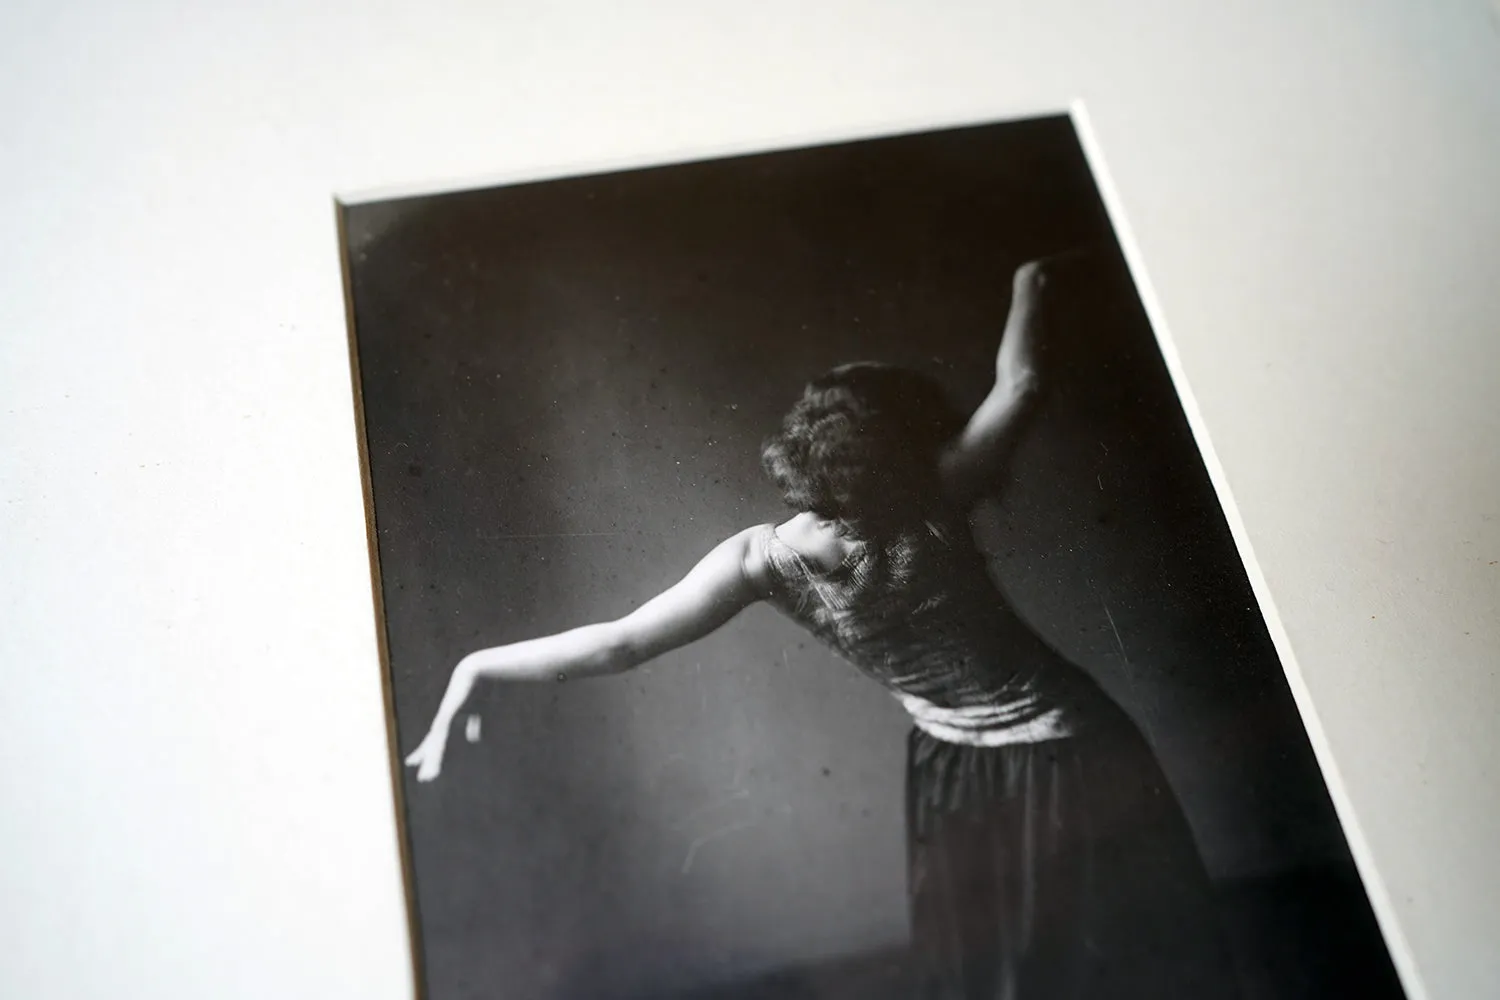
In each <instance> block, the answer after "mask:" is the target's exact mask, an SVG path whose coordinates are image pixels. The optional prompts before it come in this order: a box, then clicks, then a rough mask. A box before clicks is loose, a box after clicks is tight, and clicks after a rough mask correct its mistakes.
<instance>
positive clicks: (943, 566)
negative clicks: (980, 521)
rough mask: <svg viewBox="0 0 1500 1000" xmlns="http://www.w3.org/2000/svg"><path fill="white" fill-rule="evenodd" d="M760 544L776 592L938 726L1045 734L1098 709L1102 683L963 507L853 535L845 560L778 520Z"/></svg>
mask: <svg viewBox="0 0 1500 1000" xmlns="http://www.w3.org/2000/svg"><path fill="white" fill-rule="evenodd" d="M786 534H789V535H793V536H795V534H796V532H795V529H793V530H791V531H787V532H786ZM758 544H759V545H760V547H761V551H762V554H763V558H764V561H765V565H766V566H767V569H768V573H769V577H770V583H771V594H770V597H771V600H772V603H774V604H775V605H776V606H777V607H778V608H779V609H780V610H781V611H782V612H783V613H785V614H787V615H788V616H789V617H791V618H793V619H794V620H795V621H797V622H799V623H800V624H802V625H803V626H804V627H806V628H807V629H808V630H809V631H810V632H812V633H813V634H814V635H815V636H817V637H818V638H819V639H821V640H822V641H823V642H825V643H826V644H827V645H829V646H830V647H832V648H833V649H834V650H836V651H837V652H839V653H840V654H841V655H843V656H844V657H845V658H847V659H848V660H850V661H851V662H853V663H854V664H855V665H856V666H858V667H859V668H860V669H861V670H863V671H864V672H865V673H867V674H869V675H870V676H871V677H873V678H874V679H876V680H877V681H879V682H880V683H882V684H883V685H884V686H885V687H886V688H888V689H889V690H890V691H892V693H894V694H895V695H896V697H897V698H898V699H900V700H901V701H902V703H903V704H904V706H905V707H906V708H907V710H908V711H909V712H910V713H911V715H912V717H913V719H914V720H915V721H916V723H917V725H918V726H921V727H922V728H924V729H927V730H928V731H929V732H932V733H933V734H934V735H940V736H943V737H944V738H948V739H952V740H956V741H959V742H969V743H982V744H986V745H998V744H1002V743H1017V742H1036V741H1037V740H1041V739H1051V738H1057V737H1062V736H1069V735H1074V734H1076V733H1077V732H1079V731H1080V730H1081V729H1082V728H1084V727H1085V726H1086V725H1087V723H1088V722H1089V721H1091V720H1092V718H1093V717H1094V716H1095V714H1097V711H1098V709H1099V702H1100V701H1101V699H1102V696H1101V694H1100V693H1099V691H1098V689H1097V688H1096V687H1095V685H1094V684H1093V683H1092V681H1091V680H1090V679H1089V678H1088V677H1087V676H1086V675H1085V674H1084V673H1083V672H1082V671H1081V670H1079V669H1078V668H1077V667H1075V666H1073V665H1072V664H1069V663H1068V662H1067V661H1066V660H1064V659H1063V658H1062V657H1060V656H1059V655H1058V654H1057V653H1056V652H1054V651H1053V650H1052V649H1051V647H1049V646H1048V645H1047V644H1046V643H1045V642H1043V641H1042V640H1041V639H1040V638H1039V637H1038V636H1037V635H1036V634H1035V633H1034V632H1033V631H1032V630H1031V629H1030V628H1029V627H1028V626H1027V625H1026V624H1025V623H1024V622H1023V621H1021V619H1020V618H1019V617H1018V616H1017V615H1016V614H1015V613H1014V612H1013V611H1012V610H1011V609H1010V607H1009V606H1008V605H1007V603H1006V601H1005V599H1004V597H1003V596H1002V595H1001V593H1000V592H999V590H998V589H997V588H996V586H995V584H994V582H993V580H992V579H991V577H990V574H989V568H988V566H987V564H986V562H985V559H984V556H983V554H982V553H981V552H980V551H979V550H978V548H977V547H976V546H975V544H974V542H973V537H972V535H971V533H970V529H969V526H968V523H967V519H966V518H964V517H963V516H962V515H959V514H956V513H952V514H949V515H947V516H944V517H942V518H940V519H929V520H926V521H924V522H921V523H919V524H915V525H912V526H910V527H908V528H906V529H904V530H901V531H898V532H894V533H890V534H887V535H885V536H884V537H883V538H882V539H881V540H880V541H878V542H877V541H863V542H854V543H845V544H844V545H842V546H840V547H838V548H840V549H841V550H842V551H843V553H844V556H843V558H842V559H841V560H839V561H838V562H837V564H833V562H832V561H831V560H824V559H820V558H818V556H816V555H813V556H812V557H809V554H808V549H807V548H806V547H805V546H802V545H799V544H798V540H797V539H796V538H795V537H793V538H788V537H784V536H783V533H781V532H778V529H775V528H773V527H771V526H769V525H767V526H765V527H764V528H763V529H762V530H761V532H760V535H759V539H758Z"/></svg>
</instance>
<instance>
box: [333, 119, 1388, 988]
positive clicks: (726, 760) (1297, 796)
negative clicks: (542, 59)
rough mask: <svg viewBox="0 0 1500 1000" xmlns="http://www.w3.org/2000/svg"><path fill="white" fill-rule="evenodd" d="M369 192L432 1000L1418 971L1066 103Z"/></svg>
mask: <svg viewBox="0 0 1500 1000" xmlns="http://www.w3.org/2000/svg"><path fill="white" fill-rule="evenodd" d="M339 215H340V225H341V227H342V237H343V240H342V252H343V253H344V255H345V260H344V267H345V273H346V279H347V285H348V296H349V313H350V324H351V331H350V340H351V354H352V357H353V365H354V382H355V388H356V396H357V398H356V400H355V406H356V407H357V411H358V416H359V426H360V433H361V438H362V440H361V447H362V450H363V455H364V462H365V472H366V479H367V483H366V487H367V498H366V499H367V508H368V516H369V518H370V525H371V532H370V534H371V539H372V553H371V559H372V565H373V567H374V579H375V589H376V604H377V608H378V612H379V628H380V630H381V638H382V652H383V658H384V661H385V662H384V663H383V664H381V665H380V667H379V669H380V670H382V671H383V673H384V683H385V686H386V693H387V701H388V704H389V708H390V712H391V716H392V718H391V720H390V723H391V724H390V734H391V757H392V768H393V773H396V774H398V775H399V777H398V789H397V796H396V798H397V803H398V809H399V812H400V824H399V825H400V828H401V834H402V843H401V850H402V853H403V859H404V863H405V866H406V873H407V885H408V889H409V895H410V899H409V905H410V912H411V929H412V939H413V950H414V958H415V961H416V966H417V969H418V978H419V981H420V988H421V991H422V994H423V996H424V997H425V998H427V1000H477V998H493V997H505V998H517V1000H533V998H535V1000H577V998H600V1000H646V998H668V1000H696V998H703V1000H710V998H712V1000H747V998H752V997H753V998H771V997H775V998H793V1000H797V998H817V1000H835V998H837V1000H843V998H851V1000H852V998H860V1000H878V998H887V997H889V998H897V997H901V998H934V1000H936V998H942V1000H1104V998H1110V1000H1145V998H1152V1000H1160V998H1185V1000H1214V998H1240V1000H1279V998H1298V1000H1300V998H1318V997H1334V996H1338V997H1345V996H1347V997H1361V998H1368V1000H1399V998H1402V997H1403V996H1404V994H1403V992H1402V989H1401V987H1400V985H1399V983H1398V981H1397V978H1396V975H1395V972H1394V969H1393V966H1392V961H1391V958H1390V955H1389V953H1388V951H1387V946H1386V944H1385V942H1384V940H1383V939H1382V935H1381V932H1380V929H1379V928H1378V926H1377V924H1376V921H1375V918H1374V916H1373V914H1372V909H1371V904H1370V901H1369V898H1368V895H1367V892H1366V889H1365V886H1364V885H1363V883H1362V881H1361V879H1360V876H1359V874H1358V872H1357V871H1356V868H1355V864H1354V861H1353V859H1352V855H1351V849H1350V846H1349V843H1348V839H1347V838H1346V836H1345V832H1344V829H1343V827H1342V826H1341V824H1340V821H1339V818H1338V815H1337V814H1336V812H1335V808H1334V805H1333V800H1332V797H1331V795H1330V791H1329V786H1328V782H1327V780H1326V779H1325V776H1324V774H1323V773H1322V771H1321V770H1320V768H1319V764H1318V760H1317V758H1316V756H1315V754H1314V751H1313V746H1312V743H1311V741H1310V739H1309V735H1308V729H1307V727H1306V726H1305V724H1304V722H1303V719H1302V717H1301V715H1300V714H1299V711H1298V707H1297V703H1296V701H1295V699H1294V697H1293V693H1292V688H1291V686H1290V684H1289V682H1288V677H1287V673H1286V671H1285V669H1284V668H1283V665H1282V663H1281V661H1280V659H1279V658H1278V655H1277V652H1276V649H1275V647H1274V645H1273V643H1272V639H1271V635H1270V632H1269V631H1268V628H1267V625H1266V622H1265V619H1264V617H1263V615H1262V612H1261V609H1260V607H1259V605H1258V603H1257V600H1256V597H1255V595H1254V593H1253V592H1252V588H1251V585H1250V582H1249V575H1248V574H1247V571H1246V568H1245V565H1244V562H1243V561H1242V558H1241V555H1240V552H1239V550H1238V548H1237V546H1236V544H1235V541H1234V539H1233V537H1232V535H1231V531H1230V528H1229V523H1228V520H1227V519H1226V515H1225V512H1224V506H1223V504H1222V503H1221V499H1220V497H1219V495H1218V493H1217V492H1216V490H1215V488H1214V485H1213V483H1212V482H1211V480H1210V477H1209V474H1208V472H1207V469H1206V465H1205V462H1204V459H1203V455H1202V451H1201V450H1200V447H1199V443H1198V442H1197V441H1196V440H1195V437H1194V434H1193V430H1192V428H1191V426H1190V424H1189V420H1188V417H1187V415H1186V413H1185V410H1184V407H1183V404H1182V402H1181V400H1180V399H1179V397H1178V393H1177V391H1176V389H1175V388H1174V383H1173V380H1172V377H1171V375H1170V373H1169V370H1168V367H1167V364H1166V363H1165V361H1164V358H1163V354H1162V350H1161V348H1160V346H1159V340H1158V334H1157V331H1154V330H1153V328H1152V325H1151V323H1150V322H1149V320H1148V317H1147V314H1146V310H1145V309H1144V307H1143V305H1142V301H1141V297H1140V294H1139V292H1138V290H1137V286H1136V282H1135V280H1134V279H1133V276H1132V273H1131V270H1130V268H1129V267H1128V266H1127V264H1126V261H1125V257H1124V254H1123V252H1122V249H1121V245H1120V241H1119V238H1118V235H1117V232H1116V229H1115V227H1114V226H1113V225H1112V224H1111V220H1110V217H1109V215H1108V213H1107V212H1106V210H1105V206H1104V203H1103V201H1102V200H1101V196H1100V191H1099V184H1098V182H1097V180H1096V178H1095V176H1094V173H1093V171H1092V170H1091V167H1090V163H1089V160H1088V158H1087V157H1086V155H1085V153H1084V151H1083V147H1082V145H1081V144H1080V141H1079V137H1078V133H1077V130H1076V128H1075V125H1074V122H1073V121H1072V119H1071V118H1070V117H1069V116H1067V115H1055V116H1044V117H1039V118H1032V119H1025V120H1017V121H1007V122H999V123H994V124H983V125H975V126H966V127H948V128H943V129H939V130H934V131H916V132H909V133H904V134H899V135H892V136H887V137H881V138H869V139H861V140H857V141H845V142H839V143H833V144H826V145H817V146H805V147H799V148H792V149H779V150H772V151H766V152H757V153H751V154H741V155H734V156H724V157H720V158H714V159H703V160H694V161H690V162H680V163H674V164H669V165H662V166H651V167H638V168H632V169H625V170H613V171H609V172H604V173H593V174H574V175H570V176H564V177H560V178H556V179H547V180H533V181H527V182H524V183H513V184H503V185H499V186H493V187H487V188H482V189H469V190H460V191H452V192H446V193H434V194H424V195H414V196H409V197H399V198H387V199H383V200H370V201H359V202H348V203H344V204H342V205H340V207H339ZM1145 265H1146V266H1147V267H1149V266H1150V259H1149V256H1148V257H1147V258H1146V261H1145ZM371 669H372V670H375V669H376V667H375V665H372V667H371Z"/></svg>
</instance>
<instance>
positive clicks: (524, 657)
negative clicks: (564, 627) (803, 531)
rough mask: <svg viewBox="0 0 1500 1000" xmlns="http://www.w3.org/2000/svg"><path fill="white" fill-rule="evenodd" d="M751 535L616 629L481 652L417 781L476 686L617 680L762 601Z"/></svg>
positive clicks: (471, 661)
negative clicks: (617, 675)
mask: <svg viewBox="0 0 1500 1000" xmlns="http://www.w3.org/2000/svg"><path fill="white" fill-rule="evenodd" d="M757 530H758V529H755V528H750V529H747V530H745V531H742V532H740V533H739V534H737V535H734V536H733V537H731V538H728V539H726V540H725V541H723V542H720V543H719V544H718V545H717V546H715V547H714V549H713V551H711V552H709V554H708V555H706V556H704V557H703V559H702V560H701V561H700V562H699V563H698V565H696V566H694V567H693V569H692V571H691V572H689V573H688V574H687V576H685V577H683V578H682V579H681V580H680V581H678V582H677V583H676V584H674V585H673V586H671V587H670V588H668V589H667V590H665V591H663V592H662V593H661V594H658V595H657V596H656V597H654V598H652V599H651V600H650V601H647V602H646V603H645V604H643V605H641V606H640V607H639V608H637V609H636V610H635V611H632V612H631V613H630V614H628V615H626V616H625V617H623V618H619V619H616V620H615V621H609V622H600V623H598V624H594V625H585V626H583V627H581V628H575V629H570V630H569V631H567V632H560V633H558V634H556V635H549V636H545V637H543V638H539V639H528V640H526V641H524V642H516V643H511V644H509V645H505V646H495V647H493V648H490V649H481V650H477V651H475V652H473V653H470V654H469V655H468V656H465V657H464V658H463V659H462V660H460V661H459V663H458V666H457V667H455V668H454V670H453V676H452V678H451V679H450V680H449V682H448V689H447V691H446V692H445V693H444V695H443V700H442V703H441V704H440V705H439V706H438V710H437V714H436V715H435V716H434V717H433V720H432V726H431V727H430V729H429V730H428V733H427V735H426V737H425V738H424V739H423V740H422V742H421V744H419V745H418V746H417V748H416V749H415V750H413V751H412V753H411V754H410V755H409V756H408V757H407V758H406V763H407V765H408V766H411V767H415V768H416V769H417V780H418V781H431V780H432V779H433V778H435V777H437V776H438V773H439V771H441V769H442V764H443V753H444V751H445V750H446V748H447V743H448V734H449V731H450V730H451V728H452V725H453V719H454V717H455V716H456V715H457V714H458V711H459V709H460V708H462V707H463V704H464V702H465V701H466V700H467V699H468V697H469V692H470V691H472V690H473V687H474V683H475V681H477V680H478V679H479V678H481V677H484V678H494V679H497V680H512V681H535V680H551V679H556V680H568V679H570V678H575V677H593V676H598V675H602V674H615V673H621V672H623V671H625V670H629V669H631V668H632V667H636V666H639V665H640V664H642V663H645V662H646V661H647V660H650V659H652V658H653V657H656V656H660V655H661V654H663V653H665V652H667V651H669V650H672V649H676V648H677V647H679V646H685V645H687V644H688V643H690V642H693V641H694V640H696V639H701V638H702V637H704V636H706V635H708V634H709V633H710V632H713V631H714V630H715V629H717V628H718V627H719V626H721V625H723V624H724V623H726V622H728V621H729V620H730V619H731V618H733V617H734V616H735V615H737V614H738V613H739V612H740V611H742V610H744V609H745V608H746V607H748V606H749V605H750V604H753V603H754V602H755V601H756V600H758V599H759V598H760V597H761V596H762V595H763V593H764V579H765V567H764V566H763V565H762V564H761V561H760V556H759V550H758V549H757V548H756V546H755V545H754V544H753V539H754V535H755V532H756V531H757Z"/></svg>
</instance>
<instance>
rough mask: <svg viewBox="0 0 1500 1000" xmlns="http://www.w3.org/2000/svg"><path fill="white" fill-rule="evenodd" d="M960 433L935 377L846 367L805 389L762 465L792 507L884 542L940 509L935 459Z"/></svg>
mask: <svg viewBox="0 0 1500 1000" xmlns="http://www.w3.org/2000/svg"><path fill="white" fill-rule="evenodd" d="M962 428H963V418H962V417H961V416H960V415H959V412H958V410H957V409H955V408H954V406H953V405H952V404H951V403H950V402H949V401H948V398H947V396H946V395H945V394H944V392H943V389H942V386H940V385H939V384H938V383H937V382H936V381H935V380H934V379H931V378H929V377H928V376H926V375H923V374H922V373H920V372H916V371H912V370H910V369H907V368H898V367H895V366H892V365H883V364H875V363H872V362H862V363H858V364H852V365H844V366H842V367H839V368H835V369H834V370H833V371H831V372H829V373H828V374H826V375H823V376H822V377H820V378H818V379H815V380H814V381H812V382H811V383H809V384H808V386H807V388H806V389H805V390H804V391H803V393H802V398H801V399H800V400H798V401H797V403H796V404H795V405H794V406H793V407H792V409H791V411H790V412H789V413H787V415H786V417H785V418H784V419H783V420H782V424H781V429H780V431H779V432H777V433H776V434H775V435H773V436H772V437H771V438H770V439H768V440H767V441H766V443H765V446H764V448H763V449H762V451H761V462H762V464H763V465H764V466H765V470H766V472H767V473H768V474H769V475H770V477H771V479H772V480H773V481H774V482H775V483H776V485H777V486H778V487H779V488H780V490H781V495H782V497H783V499H785V500H786V502H787V504H788V505H789V506H791V507H792V508H794V509H796V510H803V511H811V512H812V513H814V514H816V515H818V516H819V517H824V518H828V519H831V520H837V521H839V522H841V523H842V524H843V525H845V526H846V528H847V529H848V530H849V531H850V532H851V533H853V534H855V535H860V536H865V537H879V536H882V535H888V534H890V533H892V532H895V531H899V530H901V529H903V528H906V527H909V526H911V525H913V524H919V523H921V521H922V520H923V519H924V518H926V517H928V516H929V515H930V514H931V513H932V512H933V511H934V510H935V509H936V506H937V505H939V504H940V503H941V501H942V487H941V483H940V481H939V477H938V455H939V452H940V451H941V449H942V448H943V447H944V446H945V445H946V444H948V442H950V441H951V440H952V439H953V438H954V436H955V435H957V434H958V433H959V431H960V430H962Z"/></svg>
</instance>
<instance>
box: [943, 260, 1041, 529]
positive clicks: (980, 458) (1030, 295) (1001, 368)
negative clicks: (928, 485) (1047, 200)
mask: <svg viewBox="0 0 1500 1000" xmlns="http://www.w3.org/2000/svg"><path fill="white" fill-rule="evenodd" d="M1057 260H1058V258H1044V259H1042V260H1034V261H1031V262H1029V263H1026V264H1023V265H1021V267H1020V268H1019V269H1017V271H1016V274H1015V279H1014V290H1013V293H1012V295H1011V304H1010V315H1009V316H1008V317H1007V318H1006V321H1005V330H1004V332H1003V333H1002V334H1001V337H1000V349H999V351H998V352H997V354H996V356H995V385H994V388H992V389H991V390H990V392H989V395H988V396H986V397H985V399H984V402H983V403H981V404H979V408H978V409H977V410H975V411H974V415H973V416H972V417H970V418H969V422H968V424H967V425H965V427H964V429H963V431H962V433H960V434H959V436H958V437H957V438H956V439H955V440H954V442H953V443H952V445H950V446H949V448H948V450H947V451H946V452H945V453H944V454H943V456H942V460H941V463H942V464H941V470H942V477H943V486H944V488H945V490H946V491H947V493H948V496H949V498H950V499H952V500H954V501H955V502H957V503H959V504H961V505H963V506H966V507H967V506H970V505H972V504H974V503H976V502H977V501H979V500H980V499H981V498H983V497H985V496H987V495H989V494H990V493H992V492H994V491H995V489H996V488H997V486H998V484H999V483H1000V481H1001V478H1002V474H1003V472H1004V470H1005V465H1006V463H1007V462H1008V461H1009V459H1010V455H1011V452H1012V451H1013V450H1014V448H1015V444H1016V441H1017V440H1018V439H1019V437H1020V432H1021V430H1022V427H1023V424H1024V422H1025V418H1026V416H1027V415H1028V414H1029V413H1030V411H1031V410H1032V409H1033V408H1034V405H1035V401H1036V397H1037V395H1038V391H1039V388H1040V385H1041V381H1040V374H1039V372H1038V370H1037V369H1038V366H1037V351H1038V339H1039V334H1040V327H1041V325H1042V320H1043V318H1044V313H1045V306H1046V299H1047V294H1046V289H1047V286H1048V284H1049V283H1050V281H1051V279H1052V276H1053V271H1054V269H1055V267H1056V261H1057Z"/></svg>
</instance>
